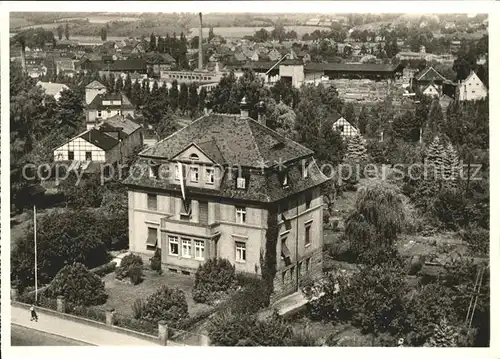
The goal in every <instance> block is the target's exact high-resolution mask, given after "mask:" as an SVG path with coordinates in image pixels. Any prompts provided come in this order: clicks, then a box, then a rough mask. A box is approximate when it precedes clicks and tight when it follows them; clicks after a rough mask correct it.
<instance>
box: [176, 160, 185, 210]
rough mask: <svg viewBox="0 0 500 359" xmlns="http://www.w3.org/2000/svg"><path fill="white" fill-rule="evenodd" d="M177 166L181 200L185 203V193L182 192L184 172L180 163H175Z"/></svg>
mask: <svg viewBox="0 0 500 359" xmlns="http://www.w3.org/2000/svg"><path fill="white" fill-rule="evenodd" d="M177 166H179V177H180V181H181V192H182V200H183V201H184V202H185V201H186V191H185V190H184V171H183V167H182V164H181V163H180V162H177Z"/></svg>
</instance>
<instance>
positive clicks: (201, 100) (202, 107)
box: [198, 87, 207, 111]
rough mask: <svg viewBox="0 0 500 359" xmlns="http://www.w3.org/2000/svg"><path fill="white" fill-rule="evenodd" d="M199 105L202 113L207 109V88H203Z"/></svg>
mask: <svg viewBox="0 0 500 359" xmlns="http://www.w3.org/2000/svg"><path fill="white" fill-rule="evenodd" d="M198 97H199V98H198V103H199V106H200V111H203V109H204V107H205V101H206V99H207V89H206V88H205V87H202V88H201V90H200V94H199V95H198Z"/></svg>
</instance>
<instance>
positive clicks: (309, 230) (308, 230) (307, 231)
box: [304, 223, 311, 247]
mask: <svg viewBox="0 0 500 359" xmlns="http://www.w3.org/2000/svg"><path fill="white" fill-rule="evenodd" d="M308 233H309V242H307V241H306V239H307V234H308ZM310 245H311V223H308V224H306V225H305V228H304V247H309V246H310Z"/></svg>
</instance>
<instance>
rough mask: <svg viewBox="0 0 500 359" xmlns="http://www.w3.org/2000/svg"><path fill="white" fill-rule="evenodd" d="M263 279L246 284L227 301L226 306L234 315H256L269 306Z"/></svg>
mask: <svg viewBox="0 0 500 359" xmlns="http://www.w3.org/2000/svg"><path fill="white" fill-rule="evenodd" d="M268 288H269V287H268V286H267V285H266V282H265V281H264V280H263V279H260V278H258V279H255V280H254V281H252V282H250V281H249V282H247V284H246V285H245V287H243V288H242V289H240V290H238V291H236V292H235V293H234V294H233V295H232V296H231V298H230V299H229V301H228V303H227V306H228V308H230V309H231V311H232V312H233V313H235V314H252V313H257V312H258V311H259V310H260V309H263V308H266V307H267V306H268V305H269V299H270V295H271V293H270V291H269V289H268Z"/></svg>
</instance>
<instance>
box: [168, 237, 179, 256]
mask: <svg viewBox="0 0 500 359" xmlns="http://www.w3.org/2000/svg"><path fill="white" fill-rule="evenodd" d="M172 244H176V245H177V253H174V252H172ZM168 254H169V255H171V256H179V237H176V236H168Z"/></svg>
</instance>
